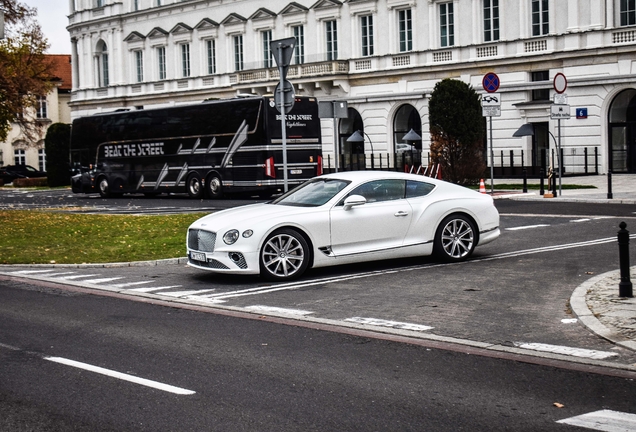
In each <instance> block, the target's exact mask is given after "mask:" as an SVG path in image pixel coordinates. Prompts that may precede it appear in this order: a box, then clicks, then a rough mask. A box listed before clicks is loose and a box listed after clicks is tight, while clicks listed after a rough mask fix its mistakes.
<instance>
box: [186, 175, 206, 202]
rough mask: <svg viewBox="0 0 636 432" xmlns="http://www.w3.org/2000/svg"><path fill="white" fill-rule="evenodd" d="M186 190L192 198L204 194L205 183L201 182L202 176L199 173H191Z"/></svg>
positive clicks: (197, 197)
mask: <svg viewBox="0 0 636 432" xmlns="http://www.w3.org/2000/svg"><path fill="white" fill-rule="evenodd" d="M186 192H188V195H189V196H190V198H195V199H199V198H201V196H202V195H203V185H202V184H201V176H200V175H199V174H197V173H193V174H190V175H189V176H188V180H186Z"/></svg>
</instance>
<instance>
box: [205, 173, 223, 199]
mask: <svg viewBox="0 0 636 432" xmlns="http://www.w3.org/2000/svg"><path fill="white" fill-rule="evenodd" d="M206 190H207V192H208V197H209V198H212V199H219V198H221V197H222V196H223V182H222V181H221V177H219V176H218V175H217V174H211V175H210V176H209V177H208V184H207V186H206Z"/></svg>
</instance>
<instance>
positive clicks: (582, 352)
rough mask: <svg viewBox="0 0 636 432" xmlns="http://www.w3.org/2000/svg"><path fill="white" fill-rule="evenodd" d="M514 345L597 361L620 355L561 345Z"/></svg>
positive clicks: (524, 343) (519, 343)
mask: <svg viewBox="0 0 636 432" xmlns="http://www.w3.org/2000/svg"><path fill="white" fill-rule="evenodd" d="M514 345H515V346H516V347H519V348H524V349H530V350H534V351H543V352H551V353H555V354H564V355H569V356H573V357H582V358H591V359H596V360H603V359H606V358H608V357H615V356H617V355H618V354H617V353H613V352H607V351H596V350H589V349H584V348H571V347H566V346H560V345H549V344H542V343H527V342H515V343H514Z"/></svg>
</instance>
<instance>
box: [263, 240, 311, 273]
mask: <svg viewBox="0 0 636 432" xmlns="http://www.w3.org/2000/svg"><path fill="white" fill-rule="evenodd" d="M309 254H310V250H309V245H308V244H307V241H306V240H305V238H304V237H303V236H302V235H301V234H300V233H299V232H298V231H296V230H293V229H288V228H284V229H280V230H278V231H275V232H273V233H272V234H270V235H269V237H267V240H265V243H264V244H263V247H262V249H261V253H260V264H261V275H262V276H263V277H264V278H267V279H270V280H279V281H280V280H288V279H293V278H296V277H299V276H300V275H302V274H303V273H304V272H305V270H307V267H308V266H309V259H310V255H309Z"/></svg>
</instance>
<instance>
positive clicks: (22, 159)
mask: <svg viewBox="0 0 636 432" xmlns="http://www.w3.org/2000/svg"><path fill="white" fill-rule="evenodd" d="M13 156H14V157H13V162H14V165H26V152H25V151H24V150H14V151H13Z"/></svg>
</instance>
